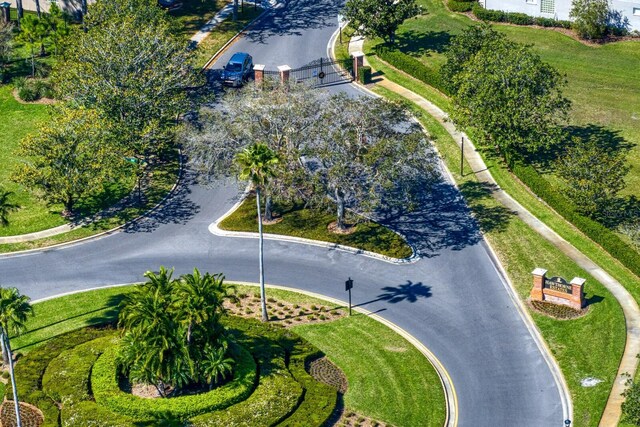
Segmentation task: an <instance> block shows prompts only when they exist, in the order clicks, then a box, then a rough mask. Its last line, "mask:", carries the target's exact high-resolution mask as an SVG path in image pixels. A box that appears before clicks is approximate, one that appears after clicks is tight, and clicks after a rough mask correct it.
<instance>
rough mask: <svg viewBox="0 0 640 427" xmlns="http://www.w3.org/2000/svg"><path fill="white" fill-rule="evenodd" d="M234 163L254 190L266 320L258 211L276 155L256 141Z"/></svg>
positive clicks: (274, 172)
mask: <svg viewBox="0 0 640 427" xmlns="http://www.w3.org/2000/svg"><path fill="white" fill-rule="evenodd" d="M235 160H236V164H237V165H238V166H239V168H240V174H239V178H240V179H241V180H243V181H249V182H251V184H252V185H253V188H254V189H255V190H256V206H257V211H258V235H259V265H260V304H261V309H262V321H263V322H266V321H267V320H268V317H267V303H266V300H265V290H264V266H263V238H262V215H261V213H260V192H261V190H262V189H263V188H264V186H265V184H266V183H267V182H268V181H269V179H270V178H272V177H274V176H275V174H276V165H277V164H278V161H279V159H278V155H277V154H276V153H275V152H274V151H273V150H271V149H270V148H269V147H268V146H267V145H266V144H261V143H258V142H256V143H255V144H253V145H251V146H249V147H247V148H245V149H244V150H242V151H241V152H239V153H238V154H237V155H236V159H235Z"/></svg>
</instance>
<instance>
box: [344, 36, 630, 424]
mask: <svg viewBox="0 0 640 427" xmlns="http://www.w3.org/2000/svg"><path fill="white" fill-rule="evenodd" d="M363 44H364V39H363V38H362V37H354V38H352V39H351V42H350V44H349V52H350V53H352V52H358V51H360V52H362V51H363ZM365 63H366V57H365ZM367 65H368V64H367ZM379 79H380V80H379V81H377V82H376V85H379V86H381V87H384V88H386V89H388V90H391V91H393V92H395V93H397V94H399V95H401V96H403V97H404V98H406V99H408V100H410V101H412V102H414V103H415V104H417V105H418V106H419V107H420V108H422V109H423V110H425V111H426V112H427V113H429V114H430V115H431V116H433V117H434V118H435V119H436V120H438V122H440V124H441V125H442V126H443V127H444V128H445V129H446V130H447V132H448V133H449V134H450V135H451V137H452V138H453V139H454V141H456V142H457V143H458V144H459V145H460V141H461V139H462V138H463V137H464V139H465V141H466V142H467V143H466V144H465V145H464V157H465V159H466V160H467V162H468V163H469V165H470V166H471V168H472V170H474V171H478V172H474V173H475V175H476V177H477V178H478V180H479V181H481V182H484V183H487V184H491V185H492V186H495V187H496V191H494V193H493V196H494V197H495V198H496V199H497V200H498V201H499V202H500V203H502V204H503V205H504V206H505V207H506V208H508V209H509V210H510V211H513V212H514V213H515V214H516V215H517V216H518V217H519V218H520V219H521V220H522V221H524V222H525V223H526V224H527V225H529V227H531V228H532V229H533V230H535V231H536V232H538V234H540V235H541V236H542V237H544V238H545V239H546V240H548V241H549V242H550V243H551V244H553V245H554V246H555V247H556V248H558V249H559V250H560V251H562V253H564V254H565V255H567V256H568V257H569V258H571V259H572V260H573V261H574V262H575V263H576V264H577V265H579V266H580V267H581V268H583V269H584V270H586V271H587V272H589V274H591V275H592V276H593V277H595V278H596V279H597V280H598V281H599V282H600V283H602V284H603V285H604V286H605V287H606V288H607V289H608V290H609V291H610V292H611V293H612V294H613V296H614V297H615V298H616V299H617V300H618V303H619V304H620V306H621V307H622V311H623V313H624V317H625V320H626V329H627V340H626V344H625V349H624V354H623V355H622V360H621V361H620V366H619V368H618V373H617V374H616V378H615V380H614V383H613V387H612V389H611V392H610V394H609V400H608V401H607V406H606V407H605V410H604V413H603V415H602V418H601V420H600V426H602V427H608V426H615V425H617V424H618V422H619V420H620V416H621V415H622V402H623V401H624V399H623V397H622V392H623V391H624V390H625V389H626V386H625V382H626V380H627V377H626V376H625V374H626V373H628V374H630V375H631V376H632V377H633V376H634V374H635V372H636V369H637V367H638V358H637V357H636V355H637V354H639V353H640V308H639V307H638V304H637V303H636V301H635V300H634V299H633V297H632V296H631V294H630V293H629V292H628V291H627V290H626V289H625V287H624V286H622V284H620V282H618V281H617V280H615V279H614V278H613V277H611V276H610V275H609V274H608V273H607V272H606V271H605V270H604V269H602V268H601V267H600V266H599V265H597V264H596V263H595V262H593V261H592V260H591V259H589V258H588V257H587V256H586V255H584V254H583V253H581V252H580V251H579V250H578V249H576V248H575V247H574V246H573V245H571V244H570V243H569V242H567V241H566V240H565V239H563V238H562V237H560V235H558V234H557V233H556V232H555V231H553V230H552V229H551V228H550V227H548V226H547V225H546V224H544V223H543V222H542V221H540V220H539V219H538V218H536V217H535V216H534V215H533V214H532V213H531V212H529V211H528V210H526V209H525V208H524V207H523V206H522V205H520V204H519V203H518V202H517V201H516V200H515V199H513V198H512V197H511V196H510V195H509V194H507V193H506V192H505V191H504V190H502V189H501V188H500V187H499V186H498V184H497V183H496V181H495V180H494V179H493V176H492V175H491V173H490V172H489V170H488V169H487V165H486V164H485V163H484V161H483V160H482V157H481V156H480V154H478V152H477V151H476V149H475V146H474V145H473V142H472V141H471V140H470V139H469V137H468V136H467V135H466V134H464V133H463V132H460V131H458V130H457V129H456V127H455V126H454V125H453V123H452V122H451V121H450V120H448V115H447V114H446V113H445V112H444V111H442V110H441V109H440V108H439V107H437V106H436V105H434V104H433V103H431V102H430V101H428V100H426V99H425V98H423V97H421V96H420V95H417V94H416V93H414V92H412V91H410V90H409V89H407V88H405V87H403V86H400V85H398V84H396V83H394V82H392V81H390V80H388V79H386V78H384V77H381V78H379Z"/></svg>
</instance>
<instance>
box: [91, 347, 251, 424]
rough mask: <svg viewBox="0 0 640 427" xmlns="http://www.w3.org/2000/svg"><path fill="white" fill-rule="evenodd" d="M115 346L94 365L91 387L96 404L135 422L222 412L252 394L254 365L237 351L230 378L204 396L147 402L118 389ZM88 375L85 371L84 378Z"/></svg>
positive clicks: (240, 351) (247, 355)
mask: <svg viewBox="0 0 640 427" xmlns="http://www.w3.org/2000/svg"><path fill="white" fill-rule="evenodd" d="M117 350H118V349H117V347H116V346H112V347H110V348H108V349H105V352H104V353H103V354H102V355H101V356H100V358H99V359H98V360H97V361H96V363H95V364H94V365H93V369H92V371H91V384H92V389H93V393H94V397H95V399H96V402H97V403H99V404H101V405H103V406H105V407H107V408H109V409H111V410H112V411H114V412H116V413H118V414H122V415H129V416H131V417H134V418H136V419H142V420H153V419H158V418H162V417H173V418H178V419H186V418H190V417H192V416H195V415H198V414H203V413H205V412H210V411H214V410H220V409H224V408H226V407H228V406H230V405H233V404H234V403H237V402H240V401H241V400H243V399H245V398H246V397H247V396H248V395H249V394H251V392H252V391H253V385H254V382H255V380H256V363H255V361H254V360H253V358H252V356H251V354H250V353H249V352H248V351H247V350H245V349H243V348H239V349H238V355H237V356H236V361H237V364H236V367H235V372H234V377H233V379H232V380H231V381H230V382H228V383H226V384H224V385H222V386H220V387H218V388H216V389H214V390H212V391H209V392H206V393H198V394H192V395H186V396H177V397H172V398H170V399H154V400H149V399H145V398H142V397H138V396H134V395H132V394H130V393H126V392H124V391H122V390H121V389H120V386H119V384H118V366H117V358H116V357H115V356H116V353H117ZM86 374H87V372H86V371H85V375H86Z"/></svg>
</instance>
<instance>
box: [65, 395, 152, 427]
mask: <svg viewBox="0 0 640 427" xmlns="http://www.w3.org/2000/svg"><path fill="white" fill-rule="evenodd" d="M60 413H61V420H62V425H63V426H64V427H133V426H143V425H149V426H150V425H151V424H150V423H147V424H145V423H141V422H136V421H135V420H133V419H132V418H129V417H127V416H124V415H120V414H116V413H115V412H112V411H110V410H109V409H107V408H105V407H104V406H100V405H98V404H97V403H96V402H94V401H92V400H85V401H81V402H77V403H74V404H72V405H65V406H63V407H62V409H61V411H60Z"/></svg>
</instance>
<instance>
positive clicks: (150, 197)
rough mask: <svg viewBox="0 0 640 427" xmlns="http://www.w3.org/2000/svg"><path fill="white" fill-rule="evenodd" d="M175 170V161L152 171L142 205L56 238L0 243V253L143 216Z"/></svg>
mask: <svg viewBox="0 0 640 427" xmlns="http://www.w3.org/2000/svg"><path fill="white" fill-rule="evenodd" d="M179 170H180V164H179V162H178V159H175V160H174V161H170V162H167V163H164V164H161V165H160V166H158V167H157V168H156V169H154V171H153V174H152V175H151V177H150V178H149V180H148V183H147V184H148V185H147V187H146V188H145V191H144V203H143V204H140V205H138V204H136V205H129V206H127V207H125V208H123V209H120V210H119V211H117V212H115V213H114V215H112V216H109V217H106V218H103V219H100V220H98V221H96V222H93V223H91V224H89V225H86V226H84V227H79V228H76V229H74V230H73V231H69V232H67V233H64V234H58V235H56V236H52V237H47V238H44V239H38V240H33V241H29V242H23V243H10V244H0V253H6V252H15V251H22V250H27V249H37V248H42V247H46V246H51V245H54V244H58V243H65V242H70V241H73V240H78V239H81V238H84V237H89V236H93V235H95V234H98V233H101V232H103V231H106V230H110V229H112V228H115V227H118V226H120V225H123V224H125V223H126V222H128V221H131V220H132V219H134V218H136V217H138V216H140V215H142V214H144V213H145V212H146V211H148V210H149V209H151V208H152V207H154V206H155V205H156V204H157V203H159V202H160V201H161V200H162V198H163V197H165V196H166V195H167V194H168V193H169V191H170V190H171V188H172V187H173V186H174V185H175V183H176V180H177V179H178V174H179ZM0 230H1V229H0Z"/></svg>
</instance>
